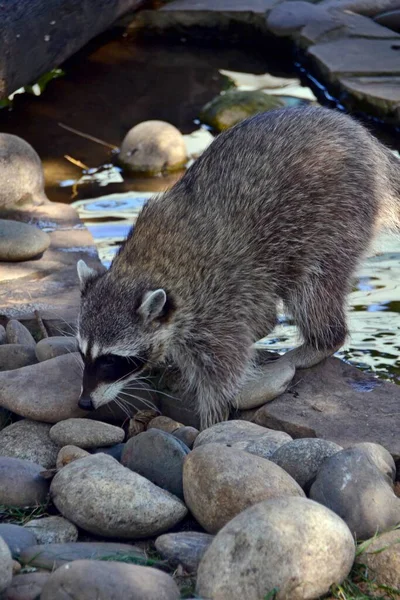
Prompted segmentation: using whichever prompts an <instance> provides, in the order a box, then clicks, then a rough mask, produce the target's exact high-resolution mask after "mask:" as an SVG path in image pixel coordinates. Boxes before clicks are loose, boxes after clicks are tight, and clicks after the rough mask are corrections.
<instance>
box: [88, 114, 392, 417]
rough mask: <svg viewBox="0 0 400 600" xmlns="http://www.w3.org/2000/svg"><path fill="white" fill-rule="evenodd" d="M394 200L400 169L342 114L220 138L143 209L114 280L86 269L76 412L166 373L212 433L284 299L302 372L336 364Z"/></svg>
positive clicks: (262, 125)
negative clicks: (349, 310) (361, 277)
mask: <svg viewBox="0 0 400 600" xmlns="http://www.w3.org/2000/svg"><path fill="white" fill-rule="evenodd" d="M399 199H400V165H399V162H398V161H397V159H396V158H395V157H394V156H393V155H392V153H391V152H390V151H389V150H387V149H386V148H385V147H384V146H383V145H381V144H380V143H379V142H378V141H377V140H376V139H375V138H374V137H373V136H372V135H370V134H369V132H368V131H367V130H366V129H365V128H364V127H363V126H362V125H360V124H358V123H357V122H356V121H355V120H353V119H352V118H350V117H348V116H345V115H343V114H340V113H338V112H335V111H332V110H328V109H323V108H296V109H283V110H277V111H272V112H268V113H265V114H259V115H257V116H255V117H253V118H251V119H248V120H246V121H243V122H242V123H240V124H239V125H237V126H236V127H233V128H232V129H230V130H228V131H226V132H225V133H222V134H221V135H219V136H218V137H217V138H216V139H215V141H214V142H213V143H212V144H211V146H210V147H209V148H208V149H207V150H206V151H205V152H204V154H203V155H202V156H201V157H200V158H199V159H198V160H197V161H196V162H195V163H194V164H193V165H192V166H191V167H190V168H189V169H188V171H187V172H186V174H185V175H184V176H183V178H182V179H181V180H180V181H178V183H176V184H175V185H174V187H173V188H172V189H171V190H169V191H168V192H166V193H164V194H163V195H162V196H161V197H155V198H152V199H150V200H149V201H148V202H147V204H146V205H145V206H144V208H143V210H142V212H141V214H140V216H139V218H138V220H137V223H136V226H135V228H134V229H133V231H131V233H130V234H129V236H128V238H127V240H126V242H125V244H124V246H123V247H122V248H121V249H120V251H119V253H118V255H117V256H116V258H115V259H114V260H113V262H112V265H111V267H110V269H109V271H107V272H106V273H105V274H102V275H98V274H96V273H93V272H92V271H90V270H88V269H87V267H85V265H84V264H81V265H80V268H79V271H80V277H81V281H82V306H81V313H80V317H79V336H78V338H79V343H80V347H81V350H82V353H83V355H84V360H85V375H84V389H83V396H82V399H81V405H82V406H85V407H89V406H94V407H97V406H99V405H101V404H103V403H105V402H108V401H110V400H112V399H114V398H115V397H116V396H117V395H118V393H119V391H120V390H121V388H122V386H123V384H124V383H126V382H130V383H132V380H134V379H135V378H136V377H137V375H138V373H141V371H142V370H143V368H145V366H146V365H147V366H151V367H153V366H155V365H161V364H163V363H166V362H168V363H172V364H174V365H175V366H176V367H177V368H178V369H179V371H180V373H181V376H182V384H183V385H184V386H185V388H186V390H185V391H186V392H189V393H190V394H191V395H192V397H193V398H194V400H195V402H196V404H197V407H198V410H199V413H200V417H201V424H202V426H203V427H205V426H208V425H210V424H212V423H214V422H216V421H218V420H220V419H222V418H226V416H227V413H228V411H229V408H230V407H231V406H232V404H234V403H235V398H236V397H237V395H238V394H239V392H240V390H241V388H242V386H243V385H244V384H246V382H248V381H250V380H251V378H252V377H253V376H254V365H253V363H254V349H253V347H252V345H253V343H254V342H255V341H256V340H258V339H260V338H261V337H263V336H265V335H267V334H269V333H270V332H271V331H272V330H273V328H274V327H275V324H276V319H277V304H278V301H279V300H282V301H283V303H284V306H285V307H286V310H287V311H288V313H290V314H291V315H292V317H293V318H294V320H295V322H296V324H297V325H298V327H299V329H300V332H301V334H302V337H303V344H302V345H301V346H300V347H299V348H297V349H295V350H293V351H290V352H289V353H287V354H286V355H285V356H286V357H288V360H290V364H291V365H292V366H293V369H295V368H302V367H308V366H311V365H313V364H316V363H318V362H319V361H320V360H322V359H323V358H325V357H326V356H328V355H330V354H332V353H333V352H335V351H336V350H337V349H338V348H339V347H340V346H341V345H342V344H343V342H344V340H345V337H346V333H347V329H346V317H345V300H346V295H347V293H348V291H349V286H350V283H351V278H352V275H353V274H354V270H355V268H356V266H357V263H358V261H359V260H360V258H362V256H363V254H364V252H365V251H366V249H367V248H368V245H369V242H370V240H371V238H372V236H373V233H374V231H375V229H376V228H377V227H378V226H379V225H380V224H382V223H385V224H387V225H393V224H396V222H397V218H398V209H399V204H398V201H399ZM109 355H112V356H109ZM285 356H284V357H283V358H285ZM118 357H120V358H118ZM121 357H122V358H121ZM279 360H281V359H279ZM130 371H132V373H130ZM118 378H119V381H118V382H116V379H118Z"/></svg>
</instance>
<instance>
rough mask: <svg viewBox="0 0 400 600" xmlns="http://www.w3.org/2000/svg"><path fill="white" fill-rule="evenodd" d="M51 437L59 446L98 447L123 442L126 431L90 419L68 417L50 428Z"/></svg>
mask: <svg viewBox="0 0 400 600" xmlns="http://www.w3.org/2000/svg"><path fill="white" fill-rule="evenodd" d="M50 437H51V439H52V440H53V441H54V442H55V443H56V444H58V445H59V446H78V448H96V447H98V446H113V445H114V444H118V443H119V442H122V441H123V439H124V437H125V432H124V430H123V429H122V428H121V427H116V426H115V425H110V424H109V423H102V422H101V421H89V420H88V419H66V420H65V421H60V422H59V423H57V424H56V425H53V427H52V428H51V429H50Z"/></svg>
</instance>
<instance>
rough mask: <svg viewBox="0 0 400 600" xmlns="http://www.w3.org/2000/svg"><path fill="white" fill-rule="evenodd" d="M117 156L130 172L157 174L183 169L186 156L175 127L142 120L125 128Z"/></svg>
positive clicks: (181, 136) (180, 136)
mask: <svg viewBox="0 0 400 600" xmlns="http://www.w3.org/2000/svg"><path fill="white" fill-rule="evenodd" d="M118 159H119V161H120V163H121V164H122V165H123V166H124V167H126V168H128V169H129V170H131V171H134V172H139V173H146V174H148V175H157V174H158V173H162V172H165V171H174V170H177V169H181V168H183V167H184V166H185V164H186V162H187V160H188V157H187V153H186V145H185V140H184V138H183V135H182V134H181V132H180V131H179V129H177V128H176V127H174V126H173V125H171V124H170V123H165V122H164V121H145V122H143V123H139V124H138V125H135V127H132V129H130V131H128V133H127V134H126V136H125V137H124V139H123V141H122V144H121V151H120V154H119V157H118Z"/></svg>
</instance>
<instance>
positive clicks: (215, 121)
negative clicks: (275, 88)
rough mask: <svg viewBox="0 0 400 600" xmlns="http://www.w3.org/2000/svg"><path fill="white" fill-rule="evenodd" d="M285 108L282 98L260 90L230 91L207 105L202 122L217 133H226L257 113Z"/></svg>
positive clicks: (202, 114) (204, 108)
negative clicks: (226, 130) (225, 131)
mask: <svg viewBox="0 0 400 600" xmlns="http://www.w3.org/2000/svg"><path fill="white" fill-rule="evenodd" d="M283 106H284V103H283V101H282V100H281V99H280V98H277V97H276V96H268V94H265V93H264V92H260V91H259V90H256V91H249V92H247V91H230V92H225V93H223V94H221V95H219V96H217V97H216V98H214V100H211V102H209V103H208V104H206V105H205V106H204V107H203V108H202V110H201V113H200V120H201V121H203V123H206V124H207V125H210V126H211V127H213V128H214V129H216V130H217V131H224V130H225V129H229V128H230V127H233V126H234V125H236V124H237V123H240V121H243V120H244V119H247V118H248V117H251V116H253V115H256V114H257V113H261V112H265V111H268V110H273V109H275V108H281V107H283Z"/></svg>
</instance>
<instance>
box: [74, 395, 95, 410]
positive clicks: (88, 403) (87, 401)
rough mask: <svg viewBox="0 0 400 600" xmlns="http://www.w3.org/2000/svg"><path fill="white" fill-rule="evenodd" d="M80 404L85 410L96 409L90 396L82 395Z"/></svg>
mask: <svg viewBox="0 0 400 600" xmlns="http://www.w3.org/2000/svg"><path fill="white" fill-rule="evenodd" d="M78 406H79V408H82V409H83V410H94V406H93V402H92V400H91V398H90V396H81V397H80V398H79V402H78Z"/></svg>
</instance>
